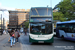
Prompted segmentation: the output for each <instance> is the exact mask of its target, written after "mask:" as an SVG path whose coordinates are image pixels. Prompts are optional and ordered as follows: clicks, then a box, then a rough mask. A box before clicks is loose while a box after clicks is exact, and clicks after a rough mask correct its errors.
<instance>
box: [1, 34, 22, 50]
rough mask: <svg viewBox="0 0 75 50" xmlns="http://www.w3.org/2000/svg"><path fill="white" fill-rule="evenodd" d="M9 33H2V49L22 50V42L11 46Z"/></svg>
mask: <svg viewBox="0 0 75 50" xmlns="http://www.w3.org/2000/svg"><path fill="white" fill-rule="evenodd" d="M9 37H10V36H9V34H6V35H5V34H3V35H0V50H21V43H20V42H18V43H16V44H15V46H12V47H10V42H8V39H9Z"/></svg>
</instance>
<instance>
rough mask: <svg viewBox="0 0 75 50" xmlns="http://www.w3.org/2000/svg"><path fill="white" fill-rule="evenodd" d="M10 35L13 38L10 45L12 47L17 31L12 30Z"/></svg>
mask: <svg viewBox="0 0 75 50" xmlns="http://www.w3.org/2000/svg"><path fill="white" fill-rule="evenodd" d="M9 35H10V40H11V44H10V47H12V42H13V45H15V32H14V30H11V32H10V34H9Z"/></svg>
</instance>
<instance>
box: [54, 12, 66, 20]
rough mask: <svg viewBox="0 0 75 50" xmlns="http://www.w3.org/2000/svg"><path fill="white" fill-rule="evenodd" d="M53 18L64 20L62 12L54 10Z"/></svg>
mask: <svg viewBox="0 0 75 50" xmlns="http://www.w3.org/2000/svg"><path fill="white" fill-rule="evenodd" d="M53 19H54V20H60V21H65V20H66V19H65V18H64V14H63V13H62V12H54V13H53Z"/></svg>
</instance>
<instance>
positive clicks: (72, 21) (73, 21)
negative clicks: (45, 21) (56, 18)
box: [56, 20, 75, 24]
mask: <svg viewBox="0 0 75 50" xmlns="http://www.w3.org/2000/svg"><path fill="white" fill-rule="evenodd" d="M65 23H75V20H71V21H65V22H57V23H56V24H65Z"/></svg>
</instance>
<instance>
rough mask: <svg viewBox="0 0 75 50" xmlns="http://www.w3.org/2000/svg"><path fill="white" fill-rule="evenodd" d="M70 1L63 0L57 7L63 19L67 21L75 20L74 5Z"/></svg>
mask: <svg viewBox="0 0 75 50" xmlns="http://www.w3.org/2000/svg"><path fill="white" fill-rule="evenodd" d="M71 1H72V0H63V1H62V2H60V3H59V5H58V9H59V12H62V14H63V15H64V18H67V20H72V19H74V18H75V3H72V2H71Z"/></svg>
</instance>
